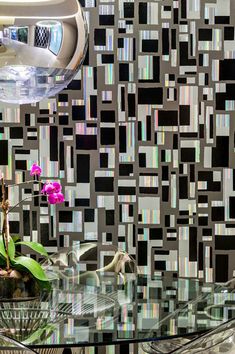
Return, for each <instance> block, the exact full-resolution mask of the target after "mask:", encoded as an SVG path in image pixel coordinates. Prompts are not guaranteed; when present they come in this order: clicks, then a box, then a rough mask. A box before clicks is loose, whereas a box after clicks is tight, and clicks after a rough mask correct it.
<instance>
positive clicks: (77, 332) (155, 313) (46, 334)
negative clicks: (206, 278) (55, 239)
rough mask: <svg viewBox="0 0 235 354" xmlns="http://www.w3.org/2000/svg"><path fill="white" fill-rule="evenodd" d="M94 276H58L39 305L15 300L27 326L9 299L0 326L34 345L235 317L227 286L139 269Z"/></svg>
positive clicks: (182, 332) (85, 342) (92, 340)
mask: <svg viewBox="0 0 235 354" xmlns="http://www.w3.org/2000/svg"><path fill="white" fill-rule="evenodd" d="M99 280H100V283H99V285H95V286H94V285H90V284H89V285H87V284H86V285H82V284H79V285H78V284H73V286H72V284H70V286H68V285H69V284H68V283H67V281H65V282H63V281H62V282H60V284H59V286H58V287H57V288H54V290H53V296H52V299H50V301H48V300H47V301H41V303H40V307H39V305H37V306H36V308H35V306H33V305H32V304H31V305H30V304H24V305H20V306H21V307H19V308H18V314H15V317H16V318H17V316H18V319H19V312H20V311H25V314H24V317H25V319H26V322H27V326H28V327H27V326H26V325H25V323H26V322H25V323H24V324H23V323H22V320H19V321H18V323H17V321H16V322H11V320H10V319H9V318H7V316H9V317H10V315H9V314H10V313H11V311H13V312H14V311H16V309H14V310H13V305H12V304H10V305H9V304H8V305H6V304H5V305H2V307H1V310H0V323H1V325H2V327H3V329H2V332H3V333H4V334H6V335H7V336H9V337H12V338H14V339H17V340H19V341H20V342H22V343H23V344H25V345H28V346H31V347H33V348H46V347H63V348H65V347H85V346H94V345H110V344H117V343H119V344H120V343H123V342H131V343H133V342H143V341H153V340H160V339H166V338H169V337H171V338H173V337H177V336H178V337H183V336H188V335H191V334H194V333H198V332H203V331H207V330H208V329H212V328H215V327H216V326H218V325H220V324H221V323H223V322H226V321H228V320H229V319H230V318H232V317H234V308H235V307H234V306H235V293H233V290H232V289H226V288H223V287H221V286H216V285H208V284H202V283H200V282H199V281H197V280H190V279H179V278H166V277H163V278H152V277H148V276H142V275H138V276H136V277H134V278H133V276H131V277H130V279H125V280H123V279H122V281H120V279H118V278H117V279H115V281H114V279H110V274H109V273H103V274H101V275H100V279H99ZM114 284H115V285H114ZM57 285H58V284H57ZM18 306H19V305H18ZM26 310H27V311H28V312H26ZM37 311H38V312H37ZM48 313H49V318H48ZM45 314H46V315H45ZM4 316H5V317H4ZM30 321H31V323H30ZM14 326H15V327H14ZM20 326H21V327H22V326H23V328H24V330H23V331H22V328H20ZM26 329H27V331H26Z"/></svg>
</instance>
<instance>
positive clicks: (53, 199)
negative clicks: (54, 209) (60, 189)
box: [48, 193, 65, 204]
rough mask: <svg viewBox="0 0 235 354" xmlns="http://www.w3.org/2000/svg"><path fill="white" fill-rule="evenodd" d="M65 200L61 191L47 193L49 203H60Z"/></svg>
mask: <svg viewBox="0 0 235 354" xmlns="http://www.w3.org/2000/svg"><path fill="white" fill-rule="evenodd" d="M64 201H65V198H64V195H63V194H62V193H53V194H50V195H48V202H49V204H61V203H63V202H64Z"/></svg>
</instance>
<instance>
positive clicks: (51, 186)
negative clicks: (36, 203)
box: [42, 182, 62, 195]
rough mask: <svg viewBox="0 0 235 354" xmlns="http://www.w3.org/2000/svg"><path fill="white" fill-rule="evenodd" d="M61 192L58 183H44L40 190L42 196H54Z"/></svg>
mask: <svg viewBox="0 0 235 354" xmlns="http://www.w3.org/2000/svg"><path fill="white" fill-rule="evenodd" d="M61 190H62V186H61V184H60V183H59V182H53V183H51V182H50V183H46V184H44V186H43V189H42V194H47V195H50V194H54V193H60V192H61Z"/></svg>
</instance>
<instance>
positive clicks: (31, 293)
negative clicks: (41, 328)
mask: <svg viewBox="0 0 235 354" xmlns="http://www.w3.org/2000/svg"><path fill="white" fill-rule="evenodd" d="M40 296H41V290H40V287H39V285H38V283H37V281H36V280H35V279H34V278H32V277H29V276H26V277H23V278H21V279H17V278H10V277H0V303H1V302H21V301H32V300H36V299H38V298H39V297H40Z"/></svg>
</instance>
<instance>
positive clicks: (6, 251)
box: [0, 164, 64, 288]
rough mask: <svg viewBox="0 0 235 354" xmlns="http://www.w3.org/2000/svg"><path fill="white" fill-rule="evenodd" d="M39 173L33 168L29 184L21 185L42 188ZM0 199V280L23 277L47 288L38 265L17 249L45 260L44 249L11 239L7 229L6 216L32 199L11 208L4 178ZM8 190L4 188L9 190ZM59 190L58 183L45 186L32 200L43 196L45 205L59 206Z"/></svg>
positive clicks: (61, 201)
mask: <svg viewBox="0 0 235 354" xmlns="http://www.w3.org/2000/svg"><path fill="white" fill-rule="evenodd" d="M41 173H42V169H41V167H40V166H38V165H37V164H34V165H33V166H32V167H31V170H30V175H31V176H32V177H33V178H34V179H33V180H30V181H27V182H24V183H27V184H29V183H39V184H40V185H41V184H42V182H41V180H40V176H41ZM1 187H2V198H1V203H0V207H1V210H2V232H1V237H0V277H10V278H21V277H23V275H25V274H29V275H30V276H32V277H33V278H34V279H36V281H37V282H38V283H39V284H40V286H41V287H43V288H44V287H48V282H49V280H48V278H47V276H46V274H45V272H44V270H43V268H42V267H41V265H40V264H39V263H38V262H37V261H36V260H34V259H33V258H30V257H26V256H24V255H22V254H21V253H20V250H21V246H25V247H28V248H29V249H31V250H33V251H34V252H36V253H38V254H39V255H40V256H42V257H45V258H48V254H47V251H46V249H45V248H44V247H43V245H42V244H40V243H37V242H25V241H21V239H20V237H18V236H11V234H10V227H9V214H10V213H11V212H12V211H13V209H15V208H16V207H17V206H19V205H20V204H21V203H22V202H23V201H25V200H26V199H30V198H33V197H34V196H30V197H27V198H25V199H24V200H21V201H20V202H19V203H18V204H16V205H13V206H11V205H10V202H9V200H8V198H7V189H6V185H5V182H4V178H3V177H2V179H1ZM10 187H11V186H8V188H10ZM61 190H62V187H61V185H60V183H58V182H47V183H45V184H44V185H43V188H42V190H41V194H39V195H37V196H35V197H40V196H47V200H48V203H49V204H60V203H63V202H64V195H63V194H62V192H61Z"/></svg>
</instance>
